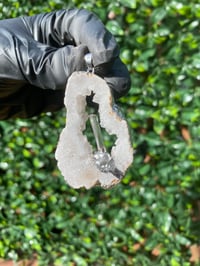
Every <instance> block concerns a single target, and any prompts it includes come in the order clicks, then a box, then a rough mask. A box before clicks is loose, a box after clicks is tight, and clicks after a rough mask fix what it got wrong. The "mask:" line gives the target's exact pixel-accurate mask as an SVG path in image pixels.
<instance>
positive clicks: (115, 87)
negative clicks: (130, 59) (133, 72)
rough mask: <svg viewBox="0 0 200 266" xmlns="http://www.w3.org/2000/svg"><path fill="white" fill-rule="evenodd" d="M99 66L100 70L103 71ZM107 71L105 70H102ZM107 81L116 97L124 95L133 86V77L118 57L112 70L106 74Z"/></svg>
mask: <svg viewBox="0 0 200 266" xmlns="http://www.w3.org/2000/svg"><path fill="white" fill-rule="evenodd" d="M101 68H102V67H101ZM101 68H99V71H101V70H100V69H101ZM103 71H104V72H105V70H102V73H103ZM104 79H105V81H106V82H107V84H108V85H109V87H110V88H111V90H112V93H113V96H114V98H115V99H117V98H120V97H122V96H124V95H125V94H126V93H127V92H128V91H129V89H130V87H131V79H130V75H129V72H128V69H127V67H126V66H125V65H124V64H123V63H122V61H121V60H120V58H117V59H116V60H115V61H114V63H113V65H112V67H111V68H110V71H108V73H107V74H106V75H105V76H104Z"/></svg>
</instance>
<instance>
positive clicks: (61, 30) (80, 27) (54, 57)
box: [0, 9, 130, 119]
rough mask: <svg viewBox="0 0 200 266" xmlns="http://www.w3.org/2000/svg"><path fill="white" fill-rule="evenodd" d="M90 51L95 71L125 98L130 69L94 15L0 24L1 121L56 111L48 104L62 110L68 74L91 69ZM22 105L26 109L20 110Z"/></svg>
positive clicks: (73, 12) (64, 14)
mask: <svg viewBox="0 0 200 266" xmlns="http://www.w3.org/2000/svg"><path fill="white" fill-rule="evenodd" d="M88 52H90V53H92V56H93V64H94V68H95V72H96V73H97V74H99V75H100V76H102V77H103V78H105V80H106V81H107V82H108V84H109V86H110V87H111V89H112V90H113V93H114V96H115V97H120V96H122V95H123V94H125V93H126V92H127V91H128V90H129V88H130V77H129V74H128V71H127V68H126V67H125V65H124V64H123V63H122V62H121V60H120V59H119V49H118V47H117V44H116V41H115V39H114V37H113V36H112V34H111V33H110V32H108V31H107V30H106V28H105V27H104V25H103V24H102V22H101V21H100V20H99V19H98V18H97V17H96V16H95V15H94V14H93V13H90V12H88V11H86V10H82V9H80V10H79V9H70V10H59V11H55V12H50V13H44V14H39V15H35V16H32V17H27V16H24V17H19V18H14V19H6V20H1V21H0V119H7V118H9V117H14V116H15V114H16V116H19V117H30V116H33V115H36V114H38V113H41V112H43V111H48V110H53V109H54V108H52V109H51V108H50V107H49V108H48V104H49V106H50V105H55V106H56V104H57V107H55V109H58V106H61V105H62V104H63V99H61V98H62V97H63V91H64V89H65V87H66V83H67V79H68V78H69V76H70V75H71V74H72V73H73V72H74V71H79V70H86V65H85V62H84V55H85V54H86V53H88ZM44 89H46V90H44ZM52 90H54V91H55V92H52ZM44 91H45V92H44ZM49 96H50V98H49V99H47V98H48V97H49ZM55 96H56V97H55ZM30 97H31V100H30ZM34 99H35V100H34ZM54 101H55V102H54ZM56 101H57V102H56ZM61 101H62V103H61ZM20 104H21V105H24V106H25V107H23V108H25V109H26V110H19V109H20V108H19V105H20ZM9 105H10V106H11V105H13V106H14V109H13V108H12V110H10V108H9ZM45 105H46V106H45ZM2 106H4V107H5V108H4V114H2V108H3V107H2ZM27 106H28V107H27ZM6 108H7V109H6ZM23 108H21V109H23ZM5 110H7V111H6V112H7V114H5Z"/></svg>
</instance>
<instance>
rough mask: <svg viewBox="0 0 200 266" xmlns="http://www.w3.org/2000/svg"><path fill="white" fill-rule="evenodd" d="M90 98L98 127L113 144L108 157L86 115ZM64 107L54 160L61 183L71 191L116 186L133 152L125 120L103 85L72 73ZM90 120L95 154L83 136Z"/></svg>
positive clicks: (94, 77)
mask: <svg viewBox="0 0 200 266" xmlns="http://www.w3.org/2000/svg"><path fill="white" fill-rule="evenodd" d="M91 94H93V95H94V96H93V102H95V103H97V104H98V105H99V108H98V112H99V118H100V121H99V123H100V126H101V127H102V128H104V129H105V130H106V132H107V133H108V134H109V135H115V136H116V141H115V144H114V146H113V147H112V149H111V152H110V153H108V152H107V151H106V150H105V148H104V146H103V143H102V140H101V133H100V128H99V124H98V121H97V119H96V116H95V115H90V114H88V113H87V111H86V105H87V103H86V97H87V96H90V95H91ZM64 103H65V106H66V109H67V115H66V127H65V128H64V129H63V130H62V132H61V134H60V137H59V141H58V145H57V149H56V153H55V157H56V159H57V165H58V168H59V169H60V171H61V173H62V175H63V176H64V178H65V181H66V182H67V183H68V184H69V185H70V186H71V187H73V188H81V187H85V188H87V189H89V188H91V187H93V186H95V185H97V184H99V185H100V186H102V187H103V188H109V187H112V186H113V185H115V184H118V183H119V182H120V180H121V179H122V178H123V176H124V175H125V172H126V170H127V169H128V167H129V166H130V165H131V164H132V161H133V149H132V145H131V141H130V135H129V130H128V125H127V122H126V120H125V119H123V118H122V117H121V115H119V114H118V113H117V112H116V110H114V109H113V100H112V94H111V91H110V88H109V86H108V85H107V83H106V82H105V81H104V80H103V79H102V78H100V77H98V76H97V75H95V74H92V73H86V72H74V73H73V74H72V75H71V77H70V78H69V80H68V83H67V87H66V92H65V99H64ZM88 119H90V122H91V125H92V128H93V133H94V138H95V140H96V144H97V151H95V152H94V151H93V147H92V145H91V144H90V143H89V141H88V139H87V137H86V136H85V135H84V134H83V131H84V130H85V129H86V122H87V120H88Z"/></svg>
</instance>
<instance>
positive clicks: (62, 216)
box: [0, 0, 200, 266]
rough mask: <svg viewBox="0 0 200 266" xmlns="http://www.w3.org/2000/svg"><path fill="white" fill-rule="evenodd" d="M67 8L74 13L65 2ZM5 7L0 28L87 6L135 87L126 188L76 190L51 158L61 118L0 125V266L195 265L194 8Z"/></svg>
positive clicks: (198, 88) (198, 90)
mask: <svg viewBox="0 0 200 266" xmlns="http://www.w3.org/2000/svg"><path fill="white" fill-rule="evenodd" d="M69 2H70V3H69ZM69 2H68V1H64V0H55V1H51V0H49V1H46V2H45V3H44V2H43V1H41V0H36V1H31V0H29V1H20V2H18V1H13V0H7V1H4V0H3V1H2V2H1V3H0V14H1V15H0V16H1V18H6V17H15V16H18V15H22V14H26V15H33V14H36V13H39V12H46V11H51V10H54V9H59V8H65V7H72V6H77V7H84V8H88V9H89V10H92V11H93V12H95V13H96V14H97V15H98V16H99V17H100V18H101V19H102V20H103V21H104V23H105V24H106V26H107V28H108V29H109V30H110V31H111V32H112V33H113V34H114V35H115V37H116V39H117V41H118V43H119V46H120V47H121V58H122V60H123V61H124V62H125V63H126V64H127V66H128V68H129V70H130V73H131V78H132V88H131V90H130V93H129V95H128V96H126V97H124V98H121V99H120V105H121V107H122V109H123V110H124V113H125V114H126V117H127V119H128V122H129V124H130V127H131V132H132V135H133V146H134V148H135V151H136V152H135V159H134V163H133V165H132V167H131V168H130V169H129V171H128V173H127V175H126V177H125V178H124V180H123V182H122V184H120V185H118V186H117V187H115V188H113V189H111V190H108V191H104V190H102V189H99V188H94V189H92V190H90V191H85V190H73V189H71V188H69V187H68V186H67V185H66V184H65V183H64V181H63V177H62V176H61V175H60V173H59V171H58V169H57V167H56V162H55V159H54V151H55V147H56V144H57V140H58V136H59V133H60V131H61V129H62V128H63V126H64V120H65V113H64V111H61V112H58V113H56V114H46V115H42V116H40V117H38V118H34V119H30V120H15V121H13V120H10V121H2V122H0V138H1V141H0V149H1V153H0V176H1V179H0V195H1V201H0V210H1V212H0V230H1V234H0V257H2V258H11V259H13V260H18V259H20V258H26V257H31V256H33V255H34V254H37V256H38V259H39V261H40V264H41V265H55V266H57V265H95V266H98V265H108V266H110V265H137V266H140V265H142V266H143V265H144V266H151V265H155V266H156V265H159V266H160V265H161V266H168V265H171V266H189V265H192V263H193V262H192V261H191V260H190V258H191V252H190V247H191V246H192V245H193V244H198V241H199V239H200V231H199V228H200V227H199V226H200V223H199V218H198V215H199V211H198V208H199V207H198V206H199V204H200V203H199V202H200V197H199V195H200V180H199V177H200V156H199V154H200V137H199V136H200V125H199V120H200V101H199V97H200V54H199V44H200V35H199V21H200V20H199V19H200V4H199V1H198V0H192V1H185V0H182V1H176V0H174V1H162V0H145V1H139V0H123V1H122V0H116V1H111V2H110V1H107V0H106V1H101V0H96V1H93V0H92V1H89V2H88V1H78V0H77V1H76V0H74V1H69Z"/></svg>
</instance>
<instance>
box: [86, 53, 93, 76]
mask: <svg viewBox="0 0 200 266" xmlns="http://www.w3.org/2000/svg"><path fill="white" fill-rule="evenodd" d="M84 60H85V63H86V65H87V73H92V74H93V73H94V66H93V63H92V54H91V53H88V54H86V55H85V56H84Z"/></svg>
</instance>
